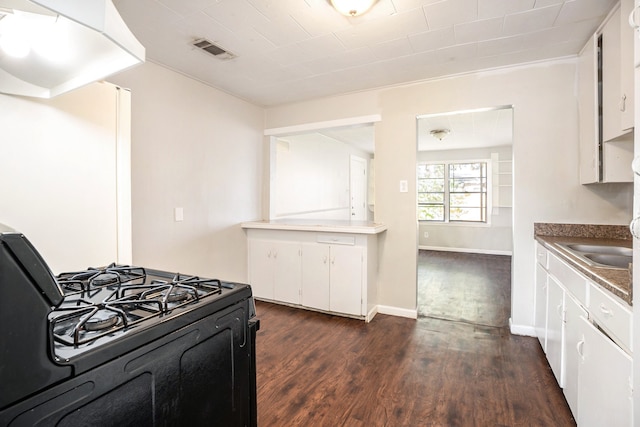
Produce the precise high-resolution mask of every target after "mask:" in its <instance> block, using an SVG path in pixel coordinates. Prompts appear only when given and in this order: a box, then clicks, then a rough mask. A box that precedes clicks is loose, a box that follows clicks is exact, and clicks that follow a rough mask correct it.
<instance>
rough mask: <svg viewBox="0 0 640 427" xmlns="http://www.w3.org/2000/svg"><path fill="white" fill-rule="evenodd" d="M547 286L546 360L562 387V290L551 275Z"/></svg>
mask: <svg viewBox="0 0 640 427" xmlns="http://www.w3.org/2000/svg"><path fill="white" fill-rule="evenodd" d="M548 287H549V297H548V308H547V360H548V361H549V366H551V370H552V371H553V374H554V375H555V377H556V380H557V381H558V384H560V387H564V375H563V373H564V372H563V364H564V363H563V362H564V360H563V344H564V341H563V338H564V290H563V289H562V287H561V286H560V285H559V284H558V282H556V281H555V280H554V279H553V278H552V277H550V278H549V283H548Z"/></svg>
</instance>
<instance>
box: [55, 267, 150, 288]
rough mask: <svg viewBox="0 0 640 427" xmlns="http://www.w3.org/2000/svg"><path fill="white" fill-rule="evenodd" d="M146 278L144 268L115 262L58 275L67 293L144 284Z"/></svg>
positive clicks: (59, 281)
mask: <svg viewBox="0 0 640 427" xmlns="http://www.w3.org/2000/svg"><path fill="white" fill-rule="evenodd" d="M145 278H146V272H145V270H144V268H141V267H130V266H128V265H117V264H115V263H113V264H110V265H108V266H106V267H101V268H94V267H89V268H88V269H87V270H84V271H77V272H69V273H61V274H59V275H58V276H57V280H58V284H59V285H60V286H61V287H62V289H63V290H64V291H65V294H70V293H76V292H87V291H91V290H93V289H98V288H103V287H119V286H123V285H135V284H142V283H144V281H145Z"/></svg>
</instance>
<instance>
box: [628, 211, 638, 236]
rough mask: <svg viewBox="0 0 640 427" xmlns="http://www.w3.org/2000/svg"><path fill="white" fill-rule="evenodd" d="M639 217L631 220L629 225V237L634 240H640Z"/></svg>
mask: <svg viewBox="0 0 640 427" xmlns="http://www.w3.org/2000/svg"><path fill="white" fill-rule="evenodd" d="M639 225H640V216H637V217H635V218H633V221H631V224H629V231H631V235H632V236H633V237H635V238H636V239H640V227H639Z"/></svg>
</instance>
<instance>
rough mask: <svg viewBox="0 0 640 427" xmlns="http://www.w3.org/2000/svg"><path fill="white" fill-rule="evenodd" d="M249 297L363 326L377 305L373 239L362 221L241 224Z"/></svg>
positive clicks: (372, 229) (376, 228)
mask: <svg viewBox="0 0 640 427" xmlns="http://www.w3.org/2000/svg"><path fill="white" fill-rule="evenodd" d="M241 227H242V228H243V229H245V230H246V233H247V239H248V243H249V251H248V254H249V255H248V262H249V269H248V271H249V283H250V284H251V286H252V289H253V294H254V297H255V298H257V299H260V300H265V301H271V302H276V303H281V304H286V305H291V306H295V307H300V308H305V309H310V310H316V311H323V312H328V313H332V314H338V315H343V316H349V317H355V318H358V319H363V320H365V321H367V322H369V321H370V320H371V319H373V317H374V316H375V315H376V312H377V304H378V286H377V271H378V262H377V259H378V238H379V236H380V234H381V233H383V232H384V231H385V230H386V229H387V226H386V225H384V224H376V223H373V222H367V221H336V220H298V219H295V220H294V219H286V220H273V221H256V222H245V223H242V224H241Z"/></svg>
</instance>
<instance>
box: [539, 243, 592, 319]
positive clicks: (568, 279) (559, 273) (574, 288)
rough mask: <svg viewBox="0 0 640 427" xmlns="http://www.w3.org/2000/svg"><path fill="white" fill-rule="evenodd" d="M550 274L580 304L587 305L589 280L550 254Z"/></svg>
mask: <svg viewBox="0 0 640 427" xmlns="http://www.w3.org/2000/svg"><path fill="white" fill-rule="evenodd" d="M548 256H549V274H551V275H553V276H555V277H556V279H558V281H559V282H560V283H562V285H563V286H564V287H565V288H566V289H567V291H569V293H570V294H571V295H573V296H574V297H575V299H576V300H578V302H580V304H582V305H585V306H586V303H587V287H588V281H587V279H586V278H585V277H584V276H582V275H580V274H579V273H578V272H576V271H575V270H573V269H572V268H571V267H569V266H568V265H567V264H565V263H564V262H563V261H561V260H560V258H558V257H557V256H555V255H554V254H549V255H548Z"/></svg>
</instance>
